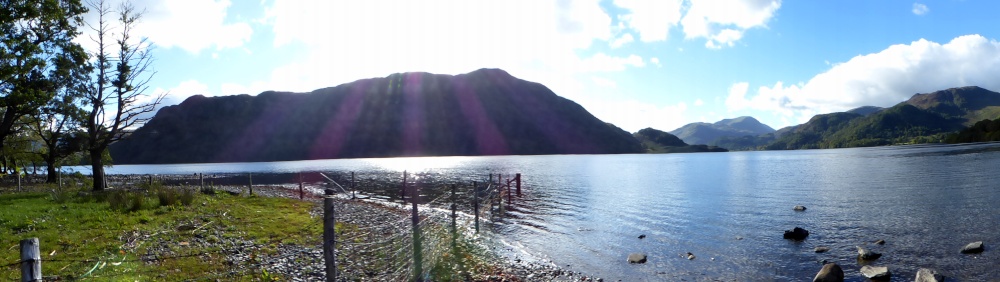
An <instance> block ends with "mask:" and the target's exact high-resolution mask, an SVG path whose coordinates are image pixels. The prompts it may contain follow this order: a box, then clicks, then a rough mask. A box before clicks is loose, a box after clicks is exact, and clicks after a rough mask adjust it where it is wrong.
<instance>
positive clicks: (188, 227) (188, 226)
mask: <svg viewBox="0 0 1000 282" xmlns="http://www.w3.org/2000/svg"><path fill="white" fill-rule="evenodd" d="M196 228H198V227H197V226H194V225H191V224H184V225H181V226H177V231H191V230H195V229H196Z"/></svg>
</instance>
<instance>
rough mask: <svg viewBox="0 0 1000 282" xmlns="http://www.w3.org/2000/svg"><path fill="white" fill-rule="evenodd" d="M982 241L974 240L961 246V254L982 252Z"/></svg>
mask: <svg viewBox="0 0 1000 282" xmlns="http://www.w3.org/2000/svg"><path fill="white" fill-rule="evenodd" d="M983 249H984V248H983V241H976V242H972V243H969V244H968V245H965V247H962V253H963V254H978V253H982V252H983Z"/></svg>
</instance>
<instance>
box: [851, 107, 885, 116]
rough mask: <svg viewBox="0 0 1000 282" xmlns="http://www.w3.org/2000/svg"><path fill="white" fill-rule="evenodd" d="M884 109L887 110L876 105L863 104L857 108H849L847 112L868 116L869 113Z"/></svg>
mask: <svg viewBox="0 0 1000 282" xmlns="http://www.w3.org/2000/svg"><path fill="white" fill-rule="evenodd" d="M882 110H885V108H882V107H876V106H861V107H857V108H854V109H851V110H848V111H847V112H848V113H852V114H859V115H863V116H867V115H870V114H874V113H877V112H879V111H882Z"/></svg>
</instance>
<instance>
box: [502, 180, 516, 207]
mask: <svg viewBox="0 0 1000 282" xmlns="http://www.w3.org/2000/svg"><path fill="white" fill-rule="evenodd" d="M503 185H504V186H507V206H510V205H513V204H514V200H513V198H511V196H512V195H511V193H510V179H507V181H504V183H503Z"/></svg>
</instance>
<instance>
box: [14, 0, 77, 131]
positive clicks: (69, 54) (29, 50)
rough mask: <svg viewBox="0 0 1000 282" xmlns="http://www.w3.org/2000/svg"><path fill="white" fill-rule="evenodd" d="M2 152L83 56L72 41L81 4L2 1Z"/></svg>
mask: <svg viewBox="0 0 1000 282" xmlns="http://www.w3.org/2000/svg"><path fill="white" fill-rule="evenodd" d="M0 3H2V4H3V5H0V115H2V117H0V150H3V147H4V146H7V144H8V143H9V142H7V141H6V138H8V137H9V136H12V135H18V134H22V133H20V132H18V131H17V129H23V128H24V127H18V126H16V124H17V123H18V121H19V120H20V119H21V118H22V117H24V116H28V115H31V114H34V113H35V112H36V111H37V109H38V108H39V107H41V106H42V105H45V104H46V103H48V101H49V100H51V99H52V98H53V97H54V96H55V93H56V90H57V89H58V87H59V86H58V84H59V83H58V82H56V81H55V80H58V79H59V77H60V75H61V74H63V73H65V72H66V69H67V68H75V67H77V66H78V65H76V64H79V63H81V62H82V61H83V60H82V59H83V58H85V55H84V54H83V53H82V49H81V48H80V46H79V45H77V44H76V43H74V42H72V40H73V38H74V37H76V35H77V34H78V32H77V27H78V26H79V25H80V23H82V22H83V18H82V14H83V13H85V12H86V11H87V9H86V8H85V7H84V6H83V5H82V4H81V3H80V1H79V0H58V1H57V0H45V1H16V0H0Z"/></svg>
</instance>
